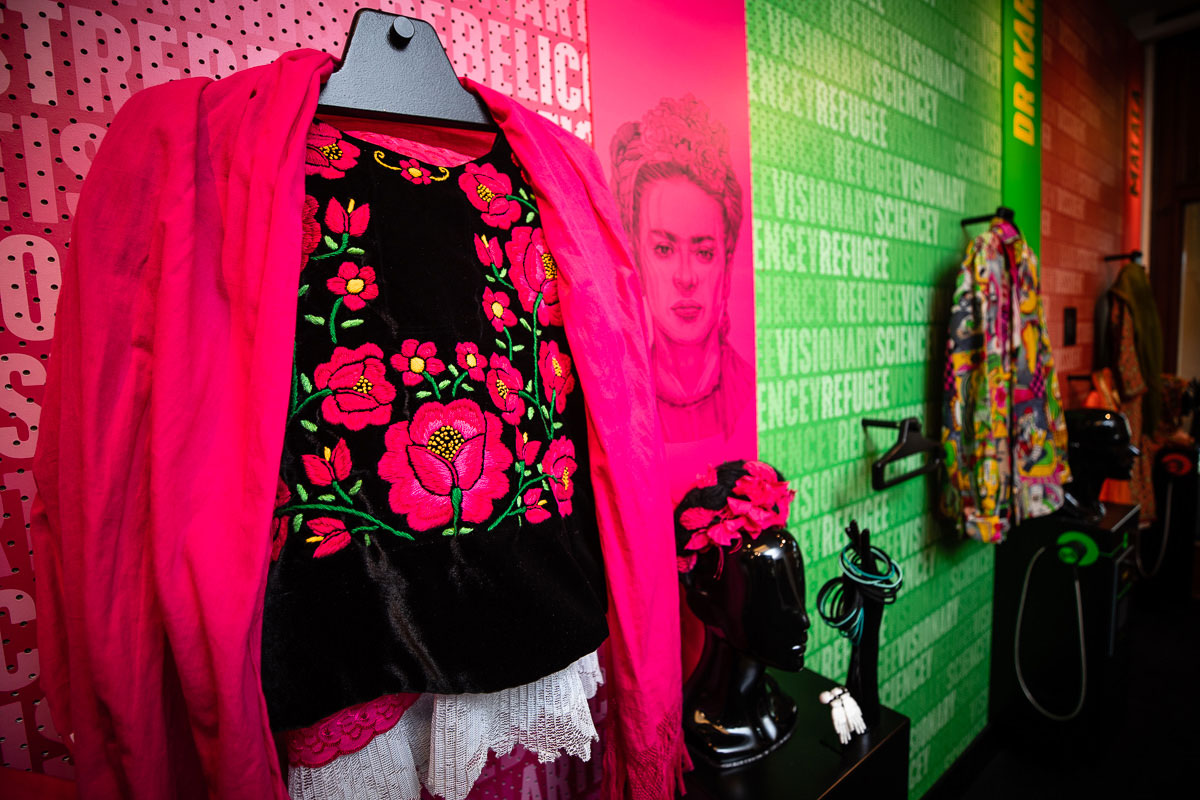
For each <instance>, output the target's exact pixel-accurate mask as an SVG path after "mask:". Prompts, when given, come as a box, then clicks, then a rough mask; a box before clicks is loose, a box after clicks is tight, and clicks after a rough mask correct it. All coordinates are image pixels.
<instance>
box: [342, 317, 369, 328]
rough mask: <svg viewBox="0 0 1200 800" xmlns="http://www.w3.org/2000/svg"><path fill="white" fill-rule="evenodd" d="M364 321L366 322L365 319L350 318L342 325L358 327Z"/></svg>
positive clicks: (344, 326)
mask: <svg viewBox="0 0 1200 800" xmlns="http://www.w3.org/2000/svg"><path fill="white" fill-rule="evenodd" d="M364 322H366V320H365V319H348V320H346V321H345V322H343V323H341V327H343V328H357V327H358V326H359V325H362V324H363V323H364Z"/></svg>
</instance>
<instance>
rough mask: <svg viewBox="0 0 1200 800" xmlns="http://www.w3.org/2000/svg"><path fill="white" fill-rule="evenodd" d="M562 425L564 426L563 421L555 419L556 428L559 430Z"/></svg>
mask: <svg viewBox="0 0 1200 800" xmlns="http://www.w3.org/2000/svg"><path fill="white" fill-rule="evenodd" d="M561 427H562V423H561V422H559V421H557V420H555V422H554V430H558V429H559V428H561Z"/></svg>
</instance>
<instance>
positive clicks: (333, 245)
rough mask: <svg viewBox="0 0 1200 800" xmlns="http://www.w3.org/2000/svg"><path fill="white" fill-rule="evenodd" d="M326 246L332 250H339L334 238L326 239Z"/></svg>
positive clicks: (327, 237)
mask: <svg viewBox="0 0 1200 800" xmlns="http://www.w3.org/2000/svg"><path fill="white" fill-rule="evenodd" d="M325 246H326V247H328V248H329V249H330V250H337V249H338V243H337V242H335V241H334V240H333V237H332V236H326V237H325Z"/></svg>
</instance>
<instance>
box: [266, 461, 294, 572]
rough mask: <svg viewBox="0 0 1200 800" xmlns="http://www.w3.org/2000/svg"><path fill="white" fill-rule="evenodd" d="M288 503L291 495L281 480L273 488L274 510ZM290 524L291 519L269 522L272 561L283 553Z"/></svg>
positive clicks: (281, 518) (281, 517)
mask: <svg viewBox="0 0 1200 800" xmlns="http://www.w3.org/2000/svg"><path fill="white" fill-rule="evenodd" d="M290 502H292V493H291V491H290V490H289V489H288V486H287V484H286V483H284V482H283V479H282V478H281V479H280V480H279V485H278V486H277V487H276V488H275V508H283V507H284V506H286V505H287V504H288V503H290ZM291 523H292V519H291V517H283V516H280V517H275V518H274V519H273V520H271V560H272V561H278V560H279V554H280V553H282V552H283V545H284V544H285V543H286V542H287V535H288V528H289V527H291Z"/></svg>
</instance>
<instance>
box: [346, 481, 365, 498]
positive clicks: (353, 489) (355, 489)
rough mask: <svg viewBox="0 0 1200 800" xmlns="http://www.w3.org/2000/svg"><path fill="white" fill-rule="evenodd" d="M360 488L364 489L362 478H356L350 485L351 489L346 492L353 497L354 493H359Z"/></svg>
mask: <svg viewBox="0 0 1200 800" xmlns="http://www.w3.org/2000/svg"><path fill="white" fill-rule="evenodd" d="M360 489H362V478H359V479H358V480H356V481H355V482H354V485H353V486H351V487H350V491H348V492H346V494H348V495H350V496H351V497H353V496H354V495H356V494H358V492H359V490H360Z"/></svg>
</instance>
